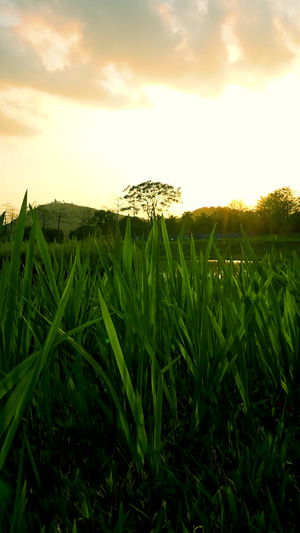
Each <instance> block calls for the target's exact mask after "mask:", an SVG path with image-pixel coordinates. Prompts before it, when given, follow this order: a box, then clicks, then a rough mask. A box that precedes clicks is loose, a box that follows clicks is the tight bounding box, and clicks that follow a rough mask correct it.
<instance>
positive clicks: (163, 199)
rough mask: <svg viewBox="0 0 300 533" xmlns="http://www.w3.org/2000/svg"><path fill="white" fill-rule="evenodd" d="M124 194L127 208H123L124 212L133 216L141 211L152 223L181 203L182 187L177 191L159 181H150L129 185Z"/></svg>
mask: <svg viewBox="0 0 300 533" xmlns="http://www.w3.org/2000/svg"><path fill="white" fill-rule="evenodd" d="M123 192H124V193H125V195H124V200H125V201H126V202H127V206H125V207H122V208H121V209H122V211H128V212H130V213H132V214H133V215H137V214H138V213H139V212H140V211H141V212H142V213H144V214H145V215H146V216H147V218H148V220H149V221H150V222H152V221H153V220H154V219H155V218H158V217H160V216H161V215H162V214H163V212H164V211H165V210H167V209H168V208H169V207H170V206H171V205H172V204H173V203H179V202H180V201H181V190H180V187H179V188H178V189H175V187H173V186H172V185H168V184H166V183H161V182H159V181H156V182H153V181H151V180H149V181H144V182H143V183H140V184H139V185H132V186H130V185H128V187H126V189H124V191H123Z"/></svg>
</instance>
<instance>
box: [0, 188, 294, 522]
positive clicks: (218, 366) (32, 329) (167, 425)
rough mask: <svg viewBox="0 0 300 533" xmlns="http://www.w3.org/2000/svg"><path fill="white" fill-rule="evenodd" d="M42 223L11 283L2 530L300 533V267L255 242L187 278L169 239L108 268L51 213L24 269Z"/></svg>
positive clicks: (192, 251) (0, 483)
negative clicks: (54, 224)
mask: <svg viewBox="0 0 300 533" xmlns="http://www.w3.org/2000/svg"><path fill="white" fill-rule="evenodd" d="M25 213H26V197H25V199H24V202H23V205H22V208H21V211H20V217H19V222H18V226H17V228H16V232H15V236H14V238H13V242H12V244H11V247H12V248H11V253H10V254H9V255H8V256H7V258H6V259H5V260H4V261H3V263H2V267H1V270H0V291H1V292H0V293H1V299H0V328H1V335H0V355H1V366H0V371H1V374H0V409H1V410H0V438H1V440H0V446H1V448H0V468H1V479H0V530H4V529H3V528H5V527H6V524H11V531H26V530H28V531H32V530H34V531H45V532H46V531H56V530H57V528H59V527H60V528H61V530H62V531H70V532H71V531H128V532H129V531H137V530H141V529H145V530H149V531H163V530H165V531H194V530H195V528H197V527H198V528H199V527H202V530H204V531H239V530H240V528H241V527H243V528H247V529H248V530H249V531H265V530H269V531H297V520H298V509H299V501H300V500H299V494H300V492H299V488H300V487H299V475H298V473H297V464H299V448H298V442H297V440H298V441H299V394H300V392H299V384H300V379H299V378H300V359H299V354H300V336H299V325H300V310H299V293H300V260H299V258H298V257H297V256H296V255H294V257H293V260H290V259H289V260H286V259H284V258H281V260H280V261H278V259H276V260H275V259H274V258H273V257H272V256H270V255H265V256H264V257H263V259H262V260H261V261H260V260H258V259H257V257H256V255H255V253H254V252H253V250H252V248H251V244H250V242H249V241H247V239H246V238H245V241H244V245H243V247H242V250H241V256H242V257H243V262H241V263H238V264H236V263H233V261H230V262H225V261H224V259H223V257H222V256H221V255H220V253H219V252H218V249H217V247H216V246H215V244H214V241H213V234H212V235H211V237H210V240H209V241H208V243H206V248H205V251H204V252H200V253H199V252H198V251H197V250H196V247H195V243H194V242H193V240H191V242H190V243H189V260H188V261H187V260H186V254H185V251H184V247H185V246H186V243H184V242H183V236H181V237H180V239H179V241H178V242H177V243H176V256H174V249H173V244H170V242H169V239H168V235H167V231H166V227H165V224H164V221H162V222H161V225H158V224H157V225H154V227H153V229H152V232H151V234H150V236H149V238H148V239H147V241H146V242H142V243H141V244H138V245H137V244H135V243H134V242H132V240H131V233H130V224H129V222H128V226H127V230H126V235H125V239H124V242H123V243H122V242H121V239H120V236H119V235H117V236H116V241H115V245H114V248H111V249H107V248H106V249H103V247H102V246H99V245H97V244H95V247H96V252H97V255H95V254H94V250H93V256H92V259H91V255H90V253H89V249H86V248H83V247H82V246H81V245H79V244H76V243H68V244H67V245H66V248H65V249H63V248H59V250H60V251H59V252H57V248H55V247H53V246H49V245H47V244H46V242H45V240H44V237H43V234H42V231H41V228H40V226H39V224H38V222H37V220H36V219H35V217H34V213H32V229H31V234H30V238H29V242H28V243H27V245H26V249H25V252H24V253H22V250H23V248H22V246H23V239H22V235H23V230H24V224H25ZM160 237H161V239H162V240H161V239H160ZM162 245H163V247H164V262H163V268H162V263H161V246H162ZM70 247H72V250H71V251H70ZM37 249H38V253H37ZM212 253H213V254H214V257H216V258H217V260H218V265H216V266H215V267H214V269H213V270H212V269H211V266H210V265H209V259H210V257H211V255H212Z"/></svg>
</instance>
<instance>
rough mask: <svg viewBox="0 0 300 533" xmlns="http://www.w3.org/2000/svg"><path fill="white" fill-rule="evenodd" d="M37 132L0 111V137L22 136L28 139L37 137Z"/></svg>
mask: <svg viewBox="0 0 300 533" xmlns="http://www.w3.org/2000/svg"><path fill="white" fill-rule="evenodd" d="M36 134H37V130H36V129H34V128H31V127H30V126H27V125H26V124H23V123H22V122H19V121H18V120H16V119H14V118H11V117H9V116H7V115H6V114H5V113H3V111H1V110H0V136H22V137H24V136H25V137H28V136H32V135H36Z"/></svg>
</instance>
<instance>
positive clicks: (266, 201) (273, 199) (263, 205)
mask: <svg viewBox="0 0 300 533" xmlns="http://www.w3.org/2000/svg"><path fill="white" fill-rule="evenodd" d="M298 209H299V198H298V197H296V196H295V192H294V191H292V189H291V188H290V187H282V188H281V189H276V190H275V191H273V192H271V193H269V194H267V196H261V197H260V199H259V200H258V202H257V205H256V211H257V212H258V213H259V214H260V215H261V217H262V218H263V219H264V220H265V221H266V222H267V223H268V224H269V228H270V232H271V233H273V231H274V230H275V231H282V230H283V229H286V228H287V221H288V218H289V217H290V216H291V215H292V214H293V213H295V212H296V211H298Z"/></svg>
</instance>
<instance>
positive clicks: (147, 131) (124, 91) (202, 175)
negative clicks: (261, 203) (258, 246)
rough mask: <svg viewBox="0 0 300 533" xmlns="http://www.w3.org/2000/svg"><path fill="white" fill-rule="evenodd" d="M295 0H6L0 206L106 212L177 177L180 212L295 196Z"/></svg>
mask: <svg viewBox="0 0 300 533" xmlns="http://www.w3.org/2000/svg"><path fill="white" fill-rule="evenodd" d="M299 20H300V5H299V3H297V2H296V0H289V1H288V2H285V3H284V4H283V3H281V2H276V3H263V4H260V3H259V2H252V3H249V4H246V3H245V2H243V1H242V0H235V1H234V2H232V1H230V0H219V1H218V0H214V1H213V2H208V1H207V0H190V2H187V3H186V4H184V3H182V2H178V1H176V0H175V1H174V0H173V1H171V0H165V1H160V0H145V2H143V4H141V5H139V6H138V7H137V5H136V2H134V1H133V0H128V2H126V5H124V3H123V2H121V0H114V1H113V2H109V3H106V4H103V5H101V6H100V5H99V4H96V3H94V2H91V1H90V0H87V1H85V2H83V0H76V1H75V2H74V1H73V0H72V1H71V0H65V2H64V3H63V4H61V5H60V4H56V5H55V9H54V6H52V5H51V4H49V2H46V1H43V0H42V1H41V2H39V3H38V5H37V3H36V2H35V1H34V0H29V1H28V2H26V4H24V3H23V2H21V1H20V0H12V1H11V2H9V3H6V5H4V6H0V59H1V72H0V157H1V160H2V177H1V195H0V206H3V205H4V204H8V203H10V204H12V205H13V206H14V207H15V208H16V209H19V206H20V205H21V203H22V199H23V196H24V191H25V190H28V191H29V202H30V203H37V204H39V205H45V204H47V203H50V202H51V201H53V200H52V199H53V198H56V199H57V200H58V201H65V200H66V198H68V202H70V203H73V204H76V205H82V206H86V207H89V206H91V207H92V208H93V209H103V208H105V209H113V206H114V204H115V203H116V201H117V198H118V197H120V196H122V192H123V190H124V189H125V188H126V187H127V186H128V185H136V184H138V183H141V182H143V181H146V180H152V181H160V182H163V183H168V184H170V185H172V186H174V187H175V188H178V187H181V191H182V201H183V203H182V204H179V205H177V206H174V207H173V206H172V208H171V209H170V212H171V211H172V213H173V214H175V215H176V216H180V213H181V214H182V213H183V212H185V211H195V210H196V209H200V208H202V207H208V206H211V207H217V206H220V207H226V206H227V205H228V204H229V203H230V202H231V201H232V200H242V201H243V202H244V203H245V204H246V205H247V206H249V207H252V208H253V207H255V205H256V204H257V202H258V200H259V198H260V197H261V196H266V195H267V194H269V193H270V192H272V191H274V190H276V189H279V188H281V187H285V186H289V187H290V188H291V189H292V190H294V191H295V193H296V194H297V195H300V189H299V183H300V179H299V176H300V160H299V157H298V129H299V123H300V106H299V94H300V24H299V22H298V21H299Z"/></svg>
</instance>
